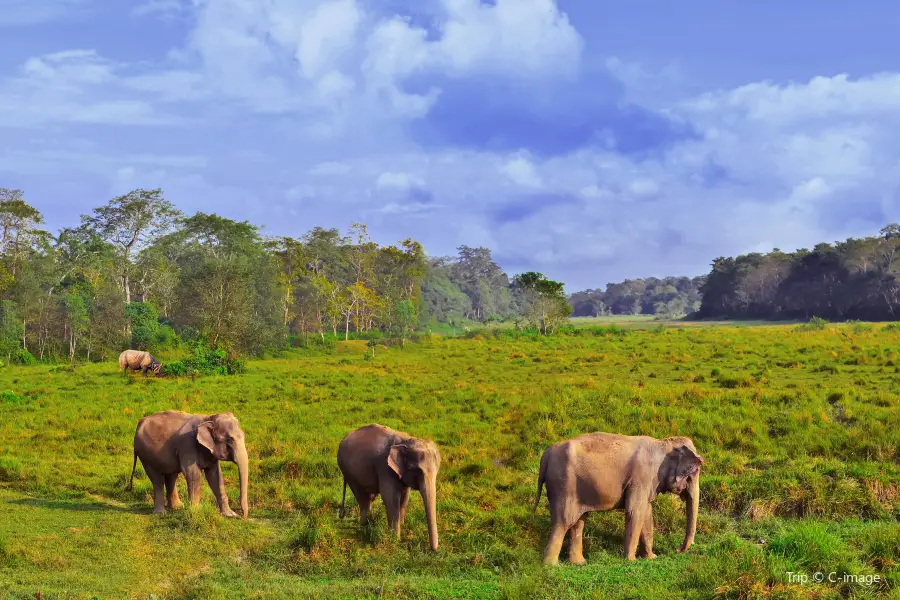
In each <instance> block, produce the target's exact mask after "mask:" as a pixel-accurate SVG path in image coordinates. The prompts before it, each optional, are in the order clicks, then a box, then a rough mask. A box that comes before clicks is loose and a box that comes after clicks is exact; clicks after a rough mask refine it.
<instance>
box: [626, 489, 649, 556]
mask: <svg viewBox="0 0 900 600" xmlns="http://www.w3.org/2000/svg"><path fill="white" fill-rule="evenodd" d="M649 506H650V503H649V502H647V494H645V493H643V492H642V491H641V490H637V489H636V490H631V491H630V492H629V494H628V499H627V500H626V501H625V559H626V560H635V559H636V558H637V557H636V556H635V554H636V553H637V546H638V541H639V537H640V533H641V529H642V528H643V527H644V518H645V517H646V513H647V508H648V507H649Z"/></svg>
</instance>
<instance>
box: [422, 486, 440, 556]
mask: <svg viewBox="0 0 900 600" xmlns="http://www.w3.org/2000/svg"><path fill="white" fill-rule="evenodd" d="M436 488H437V476H436V474H433V473H432V474H429V475H426V476H425V477H423V478H422V486H421V488H420V490H419V491H420V493H421V494H422V502H423V503H424V504H425V520H426V521H427V522H428V539H429V540H430V541H431V549H432V550H437V549H438V531H437V509H436V506H435V505H436V500H435V497H436V495H437V494H436Z"/></svg>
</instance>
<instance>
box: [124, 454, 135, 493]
mask: <svg viewBox="0 0 900 600" xmlns="http://www.w3.org/2000/svg"><path fill="white" fill-rule="evenodd" d="M135 467H137V452H135V453H134V462H133V463H131V477H129V478H128V487H127V488H125V489H126V490H128V491H129V492H130V491H131V488H132V487H133V486H132V484H133V483H134V469H135Z"/></svg>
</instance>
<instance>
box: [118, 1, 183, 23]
mask: <svg viewBox="0 0 900 600" xmlns="http://www.w3.org/2000/svg"><path fill="white" fill-rule="evenodd" d="M186 11H187V6H186V4H185V2H184V1H183V0H147V2H144V3H143V4H138V5H137V6H135V7H134V8H132V9H131V16H132V17H148V16H152V17H158V18H161V19H173V18H176V17H180V16H182V15H183V14H184V13H185V12H186Z"/></svg>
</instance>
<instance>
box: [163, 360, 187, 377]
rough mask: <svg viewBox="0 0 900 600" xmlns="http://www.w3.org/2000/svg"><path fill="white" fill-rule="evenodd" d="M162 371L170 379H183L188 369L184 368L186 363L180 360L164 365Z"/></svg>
mask: <svg viewBox="0 0 900 600" xmlns="http://www.w3.org/2000/svg"><path fill="white" fill-rule="evenodd" d="M162 370H163V374H164V375H167V376H169V377H182V376H184V375H187V367H185V366H184V361H180V360H176V361H174V362H168V363H166V364H164V365H163V369H162Z"/></svg>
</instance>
